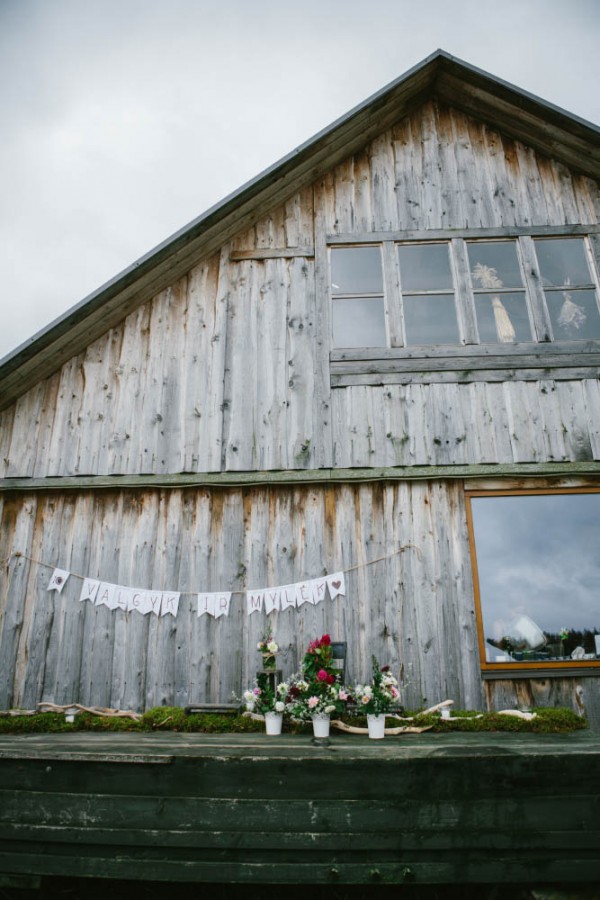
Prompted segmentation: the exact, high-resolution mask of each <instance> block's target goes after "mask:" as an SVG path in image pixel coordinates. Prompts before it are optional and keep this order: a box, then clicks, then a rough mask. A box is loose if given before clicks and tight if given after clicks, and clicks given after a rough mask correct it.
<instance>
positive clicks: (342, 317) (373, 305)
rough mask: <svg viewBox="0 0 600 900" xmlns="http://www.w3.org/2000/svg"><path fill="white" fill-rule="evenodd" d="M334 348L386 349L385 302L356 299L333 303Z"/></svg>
mask: <svg viewBox="0 0 600 900" xmlns="http://www.w3.org/2000/svg"><path fill="white" fill-rule="evenodd" d="M333 345H334V347H385V346H386V345H387V338H386V334H385V315H384V310H383V300H382V299H379V298H375V299H370V298H369V299H366V298H364V297H356V298H352V299H349V300H334V301H333Z"/></svg>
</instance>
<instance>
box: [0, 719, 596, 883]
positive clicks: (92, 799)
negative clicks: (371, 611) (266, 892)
mask: <svg viewBox="0 0 600 900" xmlns="http://www.w3.org/2000/svg"><path fill="white" fill-rule="evenodd" d="M599 822H600V741H599V740H598V738H597V736H594V735H592V734H590V733H577V734H573V735H564V736H563V735H561V736H543V737H540V736H539V735H512V734H486V735H458V734H455V735H447V736H446V735H439V734H435V735H434V734H421V735H410V736H401V737H388V738H386V739H385V741H383V742H375V741H371V742H370V741H368V739H367V738H363V737H356V736H346V735H342V736H337V735H336V736H334V737H333V738H332V741H331V744H330V746H328V747H321V746H315V745H313V743H312V742H311V739H310V738H309V737H299V736H287V735H284V736H282V737H281V738H267V737H266V736H265V735H262V734H258V735H183V734H172V733H168V734H160V735H158V734H151V735H146V734H144V735H137V734H136V735H130V734H110V735H97V734H89V733H84V734H83V733H82V734H75V735H27V736H19V737H7V736H4V737H0V874H2V875H5V876H6V875H12V876H20V875H29V876H31V875H45V876H64V875H66V874H76V875H78V876H85V877H89V878H114V879H135V880H138V881H139V880H148V881H169V882H205V883H213V884H214V883H235V882H239V883H243V882H246V883H256V884H266V883H287V884H300V883H314V884H335V883H339V884H352V883H356V884H369V883H371V884H375V883H380V884H400V883H412V884H414V885H418V884H423V885H425V884H469V883H471V884H473V883H505V884H508V883H513V884H534V883H535V884H540V883H558V882H571V883H575V882H580V883H581V882H587V883H588V884H589V883H592V882H600V825H599Z"/></svg>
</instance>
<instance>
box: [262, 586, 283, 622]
mask: <svg viewBox="0 0 600 900" xmlns="http://www.w3.org/2000/svg"><path fill="white" fill-rule="evenodd" d="M279 609H281V588H268V589H267V590H266V591H265V612H266V614H267V615H268V616H270V615H271V613H272V612H275V611H276V610H279Z"/></svg>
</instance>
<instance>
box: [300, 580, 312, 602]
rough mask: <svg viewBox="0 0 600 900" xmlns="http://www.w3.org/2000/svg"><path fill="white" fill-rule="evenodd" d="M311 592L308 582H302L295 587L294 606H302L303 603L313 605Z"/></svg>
mask: <svg viewBox="0 0 600 900" xmlns="http://www.w3.org/2000/svg"><path fill="white" fill-rule="evenodd" d="M314 602H315V601H314V600H313V592H312V586H311V582H310V581H302V582H300V583H299V584H297V585H296V606H302V604H303V603H314Z"/></svg>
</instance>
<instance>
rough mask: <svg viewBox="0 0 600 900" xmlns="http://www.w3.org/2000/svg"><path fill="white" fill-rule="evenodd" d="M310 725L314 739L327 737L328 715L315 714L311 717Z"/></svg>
mask: <svg viewBox="0 0 600 900" xmlns="http://www.w3.org/2000/svg"><path fill="white" fill-rule="evenodd" d="M312 723H313V734H314V736H315V737H316V738H326V737H329V713H317V714H316V715H314V716H313V717H312Z"/></svg>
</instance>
